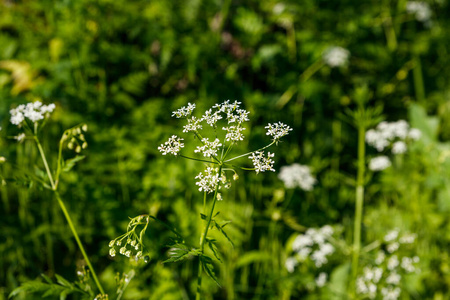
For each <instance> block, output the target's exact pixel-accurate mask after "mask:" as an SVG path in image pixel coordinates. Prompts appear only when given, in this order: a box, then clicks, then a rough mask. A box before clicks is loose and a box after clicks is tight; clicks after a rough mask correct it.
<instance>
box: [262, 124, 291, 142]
mask: <svg viewBox="0 0 450 300" xmlns="http://www.w3.org/2000/svg"><path fill="white" fill-rule="evenodd" d="M264 128H266V129H267V133H266V135H270V136H271V137H272V139H273V141H275V142H278V141H279V140H280V139H281V138H282V137H283V136H286V135H288V134H289V131H292V128H291V127H289V126H288V125H286V124H283V123H281V122H278V123H273V124H270V123H269V124H268V125H267V126H266V127H264Z"/></svg>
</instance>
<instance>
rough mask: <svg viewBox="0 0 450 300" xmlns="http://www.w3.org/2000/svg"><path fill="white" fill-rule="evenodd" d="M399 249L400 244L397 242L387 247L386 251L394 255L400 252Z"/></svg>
mask: <svg viewBox="0 0 450 300" xmlns="http://www.w3.org/2000/svg"><path fill="white" fill-rule="evenodd" d="M399 247H400V244H399V243H397V242H394V243H390V244H389V245H387V247H386V250H387V252H389V253H394V252H395V251H397V250H398V248H399Z"/></svg>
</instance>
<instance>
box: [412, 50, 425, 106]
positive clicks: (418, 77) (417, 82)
mask: <svg viewBox="0 0 450 300" xmlns="http://www.w3.org/2000/svg"><path fill="white" fill-rule="evenodd" d="M414 64H415V66H414V69H413V78H414V89H415V91H416V99H417V101H418V102H419V103H424V101H425V87H424V84H423V75H422V64H421V62H420V57H419V55H415V57H414Z"/></svg>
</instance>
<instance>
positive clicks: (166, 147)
mask: <svg viewBox="0 0 450 300" xmlns="http://www.w3.org/2000/svg"><path fill="white" fill-rule="evenodd" d="M182 140H183V139H182V138H180V137H178V136H176V135H172V137H170V138H169V140H168V141H167V142H165V143H164V144H161V146H159V147H158V150H159V151H160V152H161V153H162V155H166V154H168V153H169V154H173V155H177V154H178V152H180V150H181V148H183V147H184V144H183V143H182V142H181V141H182Z"/></svg>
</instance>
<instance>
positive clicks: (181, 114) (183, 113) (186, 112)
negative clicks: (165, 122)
mask: <svg viewBox="0 0 450 300" xmlns="http://www.w3.org/2000/svg"><path fill="white" fill-rule="evenodd" d="M194 109H195V104H191V103H188V105H187V106H183V107H182V108H180V109H178V110H176V111H174V112H172V117H176V118H186V117H189V116H190V115H191V114H192V112H193V111H194Z"/></svg>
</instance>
